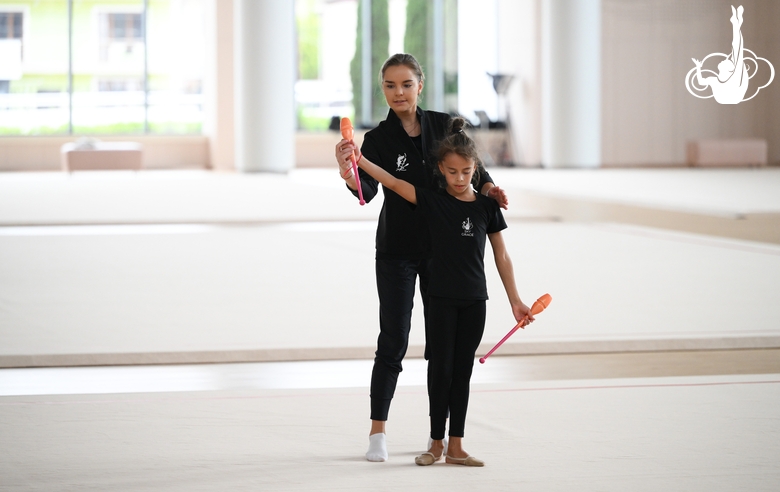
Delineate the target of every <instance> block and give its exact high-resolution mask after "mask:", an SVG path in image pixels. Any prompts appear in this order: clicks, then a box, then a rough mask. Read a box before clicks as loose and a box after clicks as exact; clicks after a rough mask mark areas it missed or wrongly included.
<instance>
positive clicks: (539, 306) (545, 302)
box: [531, 294, 552, 316]
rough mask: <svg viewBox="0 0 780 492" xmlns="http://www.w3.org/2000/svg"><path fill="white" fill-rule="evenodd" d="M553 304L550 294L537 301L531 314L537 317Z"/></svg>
mask: <svg viewBox="0 0 780 492" xmlns="http://www.w3.org/2000/svg"><path fill="white" fill-rule="evenodd" d="M551 302H552V296H551V295H550V294H545V295H543V296H542V297H540V298H539V299H537V300H536V302H535V303H534V305H533V306H531V314H532V315H534V316H535V315H537V314H539V313H541V312H542V311H544V310H545V309H547V306H549V305H550V303H551Z"/></svg>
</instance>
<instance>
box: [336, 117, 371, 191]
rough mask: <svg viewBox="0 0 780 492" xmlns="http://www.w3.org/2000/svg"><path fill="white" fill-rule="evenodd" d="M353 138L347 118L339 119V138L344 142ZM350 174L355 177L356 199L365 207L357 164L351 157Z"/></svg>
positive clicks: (350, 123) (352, 131)
mask: <svg viewBox="0 0 780 492" xmlns="http://www.w3.org/2000/svg"><path fill="white" fill-rule="evenodd" d="M354 136H355V129H354V128H352V122H351V121H349V118H341V137H342V138H343V139H344V140H352V137H354ZM352 174H353V175H354V176H355V182H356V183H357V188H358V189H357V191H358V198H359V199H360V204H361V205H365V204H366V201H365V200H363V187H362V186H360V175H358V167H357V162H355V157H354V156H353V157H352Z"/></svg>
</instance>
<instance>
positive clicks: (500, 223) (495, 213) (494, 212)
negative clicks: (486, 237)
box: [487, 198, 507, 234]
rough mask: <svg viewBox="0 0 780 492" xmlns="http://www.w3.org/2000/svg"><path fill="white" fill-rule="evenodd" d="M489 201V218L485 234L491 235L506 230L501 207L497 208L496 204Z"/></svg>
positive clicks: (493, 201)
mask: <svg viewBox="0 0 780 492" xmlns="http://www.w3.org/2000/svg"><path fill="white" fill-rule="evenodd" d="M488 200H490V201H489V202H488V207H489V210H490V212H489V214H490V217H489V219H488V226H487V233H488V234H493V233H494V232H499V231H503V230H504V229H506V227H507V226H506V220H504V214H503V213H501V207H499V206H498V203H496V201H495V200H492V199H490V198H488Z"/></svg>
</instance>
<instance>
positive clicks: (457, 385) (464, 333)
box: [427, 296, 485, 439]
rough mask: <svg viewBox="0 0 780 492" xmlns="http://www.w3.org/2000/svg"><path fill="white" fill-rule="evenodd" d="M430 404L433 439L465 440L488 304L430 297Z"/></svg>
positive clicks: (428, 344)
mask: <svg viewBox="0 0 780 492" xmlns="http://www.w3.org/2000/svg"><path fill="white" fill-rule="evenodd" d="M427 325H428V340H427V346H428V353H429V355H430V359H429V360H428V401H429V404H430V416H431V438H432V439H444V430H445V429H444V428H445V425H446V422H447V409H449V415H450V432H449V435H450V436H455V437H463V432H464V429H465V427H466V411H467V410H468V406H469V385H470V382H471V370H472V368H473V367H474V354H475V353H476V351H477V347H479V343H480V342H481V341H482V333H483V332H484V331H485V301H461V300H457V299H445V298H441V297H434V296H429V297H428V321H427Z"/></svg>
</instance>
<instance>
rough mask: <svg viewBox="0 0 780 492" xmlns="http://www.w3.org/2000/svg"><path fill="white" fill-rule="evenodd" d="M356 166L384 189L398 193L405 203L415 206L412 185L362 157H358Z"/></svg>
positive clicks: (415, 201) (414, 193)
mask: <svg viewBox="0 0 780 492" xmlns="http://www.w3.org/2000/svg"><path fill="white" fill-rule="evenodd" d="M357 165H358V167H360V169H362V170H363V171H365V172H367V173H368V174H369V175H370V176H371V177H372V178H374V179H375V180H377V181H379V182H380V183H382V185H383V186H384V187H385V188H387V189H390V190H393V191H394V192H396V193H398V194H399V195H400V196H401V198H403V199H404V200H406V201H407V202H409V203H412V204H414V205H417V192H416V191H415V189H414V185H413V184H411V183H409V182H408V181H404V180H403V179H398V178H396V177H395V176H393V175H391V174H390V173H388V172H387V171H385V170H384V169H382V168H381V167H379V166H377V165H376V164H374V163H373V162H371V161H369V160H368V159H367V158H366V157H364V156H361V157H360V160H359V161H358V163H357Z"/></svg>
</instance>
